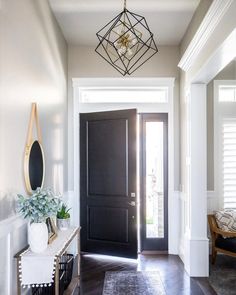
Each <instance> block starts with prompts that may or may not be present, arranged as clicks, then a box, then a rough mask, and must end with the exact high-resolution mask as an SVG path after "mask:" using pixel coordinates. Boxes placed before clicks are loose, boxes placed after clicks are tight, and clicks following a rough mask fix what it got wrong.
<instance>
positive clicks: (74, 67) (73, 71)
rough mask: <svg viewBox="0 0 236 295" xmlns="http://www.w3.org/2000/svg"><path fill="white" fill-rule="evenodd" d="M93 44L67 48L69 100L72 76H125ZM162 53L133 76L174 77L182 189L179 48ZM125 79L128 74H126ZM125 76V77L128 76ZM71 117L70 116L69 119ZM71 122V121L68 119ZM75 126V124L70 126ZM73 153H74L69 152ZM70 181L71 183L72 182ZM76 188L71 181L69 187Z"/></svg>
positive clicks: (176, 176)
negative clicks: (103, 57) (101, 55)
mask: <svg viewBox="0 0 236 295" xmlns="http://www.w3.org/2000/svg"><path fill="white" fill-rule="evenodd" d="M94 49H95V48H94V47H87V46H69V49H68V92H69V93H68V99H69V101H72V83H71V82H72V78H81V77H84V78H90V77H91V78H92V77H93V78H96V77H122V76H121V74H120V73H118V72H117V71H116V70H115V69H114V68H113V67H112V66H111V65H109V64H108V63H107V62H106V61H104V60H103V59H102V58H101V57H100V56H99V55H98V54H97V53H96V52H95V51H94ZM158 50H159V52H158V53H157V54H156V55H155V56H154V57H153V58H151V59H150V60H149V61H148V62H147V63H145V64H144V65H143V66H142V67H140V69H138V70H137V71H136V72H135V73H134V74H132V77H175V78H176V80H175V89H174V110H175V114H174V115H175V118H174V120H175V126H177V128H175V139H174V143H175V189H176V190H178V189H179V69H178V66H177V65H178V62H179V47H178V46H159V47H158ZM125 78H126V77H125ZM125 78H124V79H125ZM69 119H70V118H69ZM69 124H70V122H69ZM71 128H72V126H71ZM69 153H70V154H71V153H72V152H71V151H69ZM70 181H71V182H70ZM72 187H73V181H72V179H70V180H69V189H71V188H72Z"/></svg>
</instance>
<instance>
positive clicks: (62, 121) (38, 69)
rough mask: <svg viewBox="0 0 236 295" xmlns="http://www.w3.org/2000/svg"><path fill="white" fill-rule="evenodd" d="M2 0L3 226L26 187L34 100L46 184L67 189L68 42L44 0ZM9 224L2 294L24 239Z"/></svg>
mask: <svg viewBox="0 0 236 295" xmlns="http://www.w3.org/2000/svg"><path fill="white" fill-rule="evenodd" d="M0 4H1V6H0V227H1V229H0V232H1V230H2V227H4V226H5V225H4V224H5V223H4V222H1V220H2V219H5V218H7V217H8V216H9V215H11V214H12V211H13V210H12V209H13V206H12V200H13V199H14V197H15V194H16V193H24V194H25V193H26V192H25V187H24V181H23V162H22V160H23V153H24V147H25V143H26V135H27V128H28V122H29V116H30V109H31V103H32V102H33V101H35V102H37V103H38V108H39V117H40V125H41V129H42V137H43V146H44V151H45V158H46V178H45V186H46V187H52V188H53V189H55V190H57V191H60V192H61V193H63V191H64V190H66V189H67V182H66V175H67V171H66V167H67V166H66V156H67V153H66V148H65V147H66V144H65V140H66V134H67V132H66V126H67V124H66V122H67V121H66V112H67V100H66V99H67V45H66V42H65V40H64V38H63V36H62V34H61V31H60V29H59V28H58V25H57V23H56V21H55V19H54V17H53V15H52V13H51V11H50V8H49V5H48V2H47V0H21V1H18V0H2V1H1V2H0ZM17 224H18V223H17ZM7 226H8V228H9V233H8V234H9V235H10V236H9V237H10V239H9V240H6V239H5V238H4V237H3V238H0V253H1V255H0V256H1V257H0V261H1V270H0V294H4V295H7V294H16V278H15V263H14V259H13V255H14V254H15V253H16V252H17V251H19V250H20V248H21V247H23V246H25V245H26V234H25V233H26V232H25V226H23V227H19V228H18V227H16V228H15V227H14V226H13V228H12V224H10V222H9V223H8V225H7ZM11 230H12V231H11ZM0 236H1V235H0ZM6 241H8V242H7V243H6ZM9 243H10V247H9ZM8 265H9V267H10V268H8ZM8 274H9V279H10V281H8ZM8 286H9V287H8ZM9 288H10V289H9Z"/></svg>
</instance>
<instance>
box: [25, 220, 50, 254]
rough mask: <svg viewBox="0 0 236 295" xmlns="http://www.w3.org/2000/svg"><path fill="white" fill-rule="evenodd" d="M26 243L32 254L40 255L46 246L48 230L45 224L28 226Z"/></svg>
mask: <svg viewBox="0 0 236 295" xmlns="http://www.w3.org/2000/svg"><path fill="white" fill-rule="evenodd" d="M28 243H29V246H30V249H31V251H32V252H35V253H41V252H43V251H44V250H46V249H47V246H48V228H47V225H46V223H45V222H41V223H31V224H29V226H28Z"/></svg>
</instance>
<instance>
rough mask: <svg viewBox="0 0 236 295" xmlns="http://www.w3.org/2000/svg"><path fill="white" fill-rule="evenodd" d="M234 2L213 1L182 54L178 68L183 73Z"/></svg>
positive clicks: (224, 0) (226, 0)
mask: <svg viewBox="0 0 236 295" xmlns="http://www.w3.org/2000/svg"><path fill="white" fill-rule="evenodd" d="M233 1H234V0H223V1H222V0H214V1H213V3H212V4H211V6H210V8H209V10H208V12H207V14H206V16H205V17H204V19H203V21H202V23H201V25H200V27H199V28H198V30H197V32H196V34H195V35H194V37H193V39H192V41H191V42H190V44H189V46H188V48H187V49H186V51H185V53H184V54H183V56H182V58H181V60H180V62H179V64H178V67H180V68H181V69H182V70H183V71H188V70H189V68H190V67H191V66H192V64H193V62H194V60H196V58H197V56H198V55H199V53H200V51H201V50H202V48H203V47H204V45H205V44H206V42H207V40H208V39H209V37H210V36H211V33H212V32H213V31H214V29H215V28H216V26H217V25H218V23H219V22H220V20H221V19H222V17H223V16H224V15H225V13H226V12H227V10H228V9H229V7H230V5H231V4H232V2H233Z"/></svg>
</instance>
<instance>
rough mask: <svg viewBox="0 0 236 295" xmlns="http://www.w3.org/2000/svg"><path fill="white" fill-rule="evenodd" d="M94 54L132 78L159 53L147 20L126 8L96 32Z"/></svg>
mask: <svg viewBox="0 0 236 295" xmlns="http://www.w3.org/2000/svg"><path fill="white" fill-rule="evenodd" d="M96 35H97V37H98V39H99V44H98V46H97V47H96V49H95V51H96V52H97V53H98V54H99V55H100V56H101V57H102V58H104V59H105V60H106V61H107V62H108V63H109V64H110V65H112V66H113V67H114V68H115V69H116V70H117V71H118V72H120V73H121V74H122V75H123V76H125V75H127V74H128V75H131V74H132V73H133V72H134V71H136V70H137V69H138V68H139V67H141V66H142V65H143V64H144V63H145V62H146V61H147V60H149V59H150V58H151V57H152V56H153V55H154V54H156V53H157V52H158V49H157V46H156V43H155V41H154V38H153V33H152V32H151V31H150V29H149V27H148V24H147V22H146V19H145V18H144V17H143V16H141V15H138V14H136V13H133V12H130V11H129V10H128V9H127V8H126V0H124V10H123V11H122V12H121V13H120V14H118V15H117V16H116V17H115V18H114V19H112V20H111V21H110V22H109V23H108V24H106V25H105V26H104V27H103V28H102V29H101V30H100V31H98V32H97V34H96Z"/></svg>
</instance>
